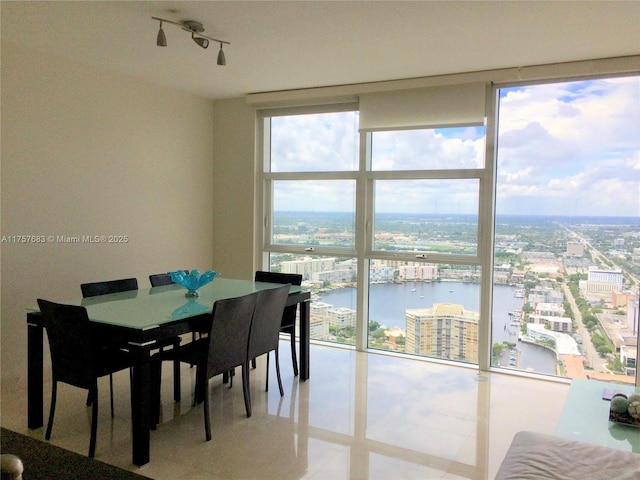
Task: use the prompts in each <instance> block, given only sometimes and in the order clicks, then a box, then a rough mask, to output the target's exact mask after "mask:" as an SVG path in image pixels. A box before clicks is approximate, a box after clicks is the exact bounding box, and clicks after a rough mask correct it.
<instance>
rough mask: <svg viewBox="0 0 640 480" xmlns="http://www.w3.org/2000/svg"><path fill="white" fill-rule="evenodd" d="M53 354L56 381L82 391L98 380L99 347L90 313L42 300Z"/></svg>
mask: <svg viewBox="0 0 640 480" xmlns="http://www.w3.org/2000/svg"><path fill="white" fill-rule="evenodd" d="M38 306H39V307H40V312H41V313H42V319H43V323H44V326H45V328H46V330H47V337H48V339H49V350H50V351H51V370H52V371H53V378H54V379H56V380H58V381H61V382H64V383H68V384H70V385H74V386H76V387H80V388H86V389H88V388H91V387H92V385H93V384H94V382H95V379H96V373H97V372H96V354H95V352H96V348H95V347H96V345H95V341H94V335H93V333H92V329H91V326H90V323H89V316H88V315H87V309H86V308H84V307H81V306H76V305H64V304H60V303H53V302H50V301H48V300H42V299H38Z"/></svg>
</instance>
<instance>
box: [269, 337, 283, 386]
mask: <svg viewBox="0 0 640 480" xmlns="http://www.w3.org/2000/svg"><path fill="white" fill-rule="evenodd" d="M267 355H269V354H268V353H267ZM275 357H276V376H277V377H278V388H279V389H280V396H281V397H284V388H282V377H281V376H280V354H279V353H278V346H277V345H276V349H275ZM267 365H269V357H268V356H267Z"/></svg>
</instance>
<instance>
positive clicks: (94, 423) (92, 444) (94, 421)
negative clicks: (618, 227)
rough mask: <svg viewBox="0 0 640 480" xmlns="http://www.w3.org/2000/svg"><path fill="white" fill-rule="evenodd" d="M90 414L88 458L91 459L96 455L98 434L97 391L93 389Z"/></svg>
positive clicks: (95, 388)
mask: <svg viewBox="0 0 640 480" xmlns="http://www.w3.org/2000/svg"><path fill="white" fill-rule="evenodd" d="M92 396H93V402H92V404H93V405H92V407H91V408H92V412H91V440H89V458H93V457H94V456H95V454H96V437H97V433H98V389H97V386H96V387H94V390H93V393H92Z"/></svg>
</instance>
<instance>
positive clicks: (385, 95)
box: [359, 83, 485, 132]
mask: <svg viewBox="0 0 640 480" xmlns="http://www.w3.org/2000/svg"><path fill="white" fill-rule="evenodd" d="M359 109H360V131H367V132H370V131H376V130H378V131H379V130H398V129H407V128H436V127H446V126H450V127H453V126H460V125H482V124H483V123H484V115H485V84H484V83H472V84H464V85H446V86H438V87H429V88H416V89H411V90H397V91H387V92H376V93H365V94H362V95H360V106H359Z"/></svg>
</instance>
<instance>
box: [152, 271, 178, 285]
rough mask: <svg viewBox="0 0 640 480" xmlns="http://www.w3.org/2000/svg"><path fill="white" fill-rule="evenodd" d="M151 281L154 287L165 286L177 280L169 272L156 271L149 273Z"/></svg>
mask: <svg viewBox="0 0 640 480" xmlns="http://www.w3.org/2000/svg"><path fill="white" fill-rule="evenodd" d="M149 283H150V284H151V286H152V287H164V286H165V285H173V284H174V283H175V282H174V281H173V280H171V276H170V275H169V274H168V273H154V274H153V275H149Z"/></svg>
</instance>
